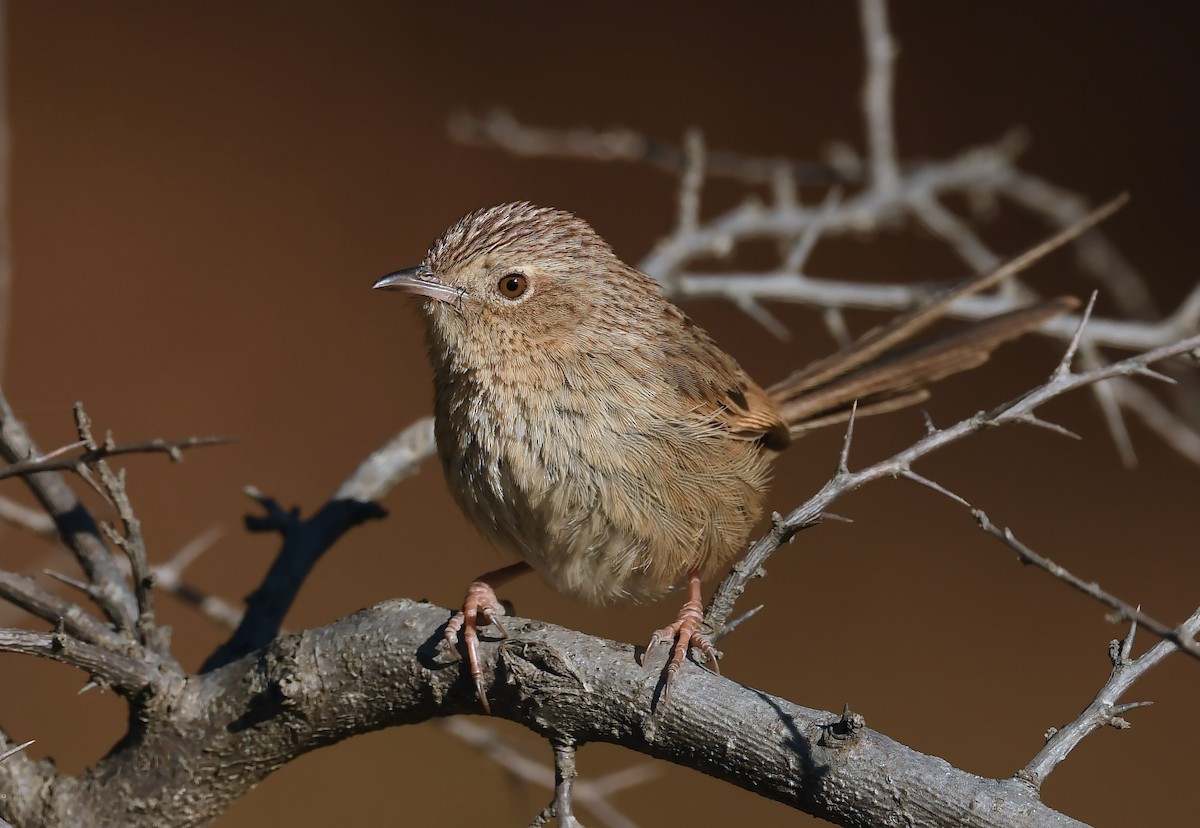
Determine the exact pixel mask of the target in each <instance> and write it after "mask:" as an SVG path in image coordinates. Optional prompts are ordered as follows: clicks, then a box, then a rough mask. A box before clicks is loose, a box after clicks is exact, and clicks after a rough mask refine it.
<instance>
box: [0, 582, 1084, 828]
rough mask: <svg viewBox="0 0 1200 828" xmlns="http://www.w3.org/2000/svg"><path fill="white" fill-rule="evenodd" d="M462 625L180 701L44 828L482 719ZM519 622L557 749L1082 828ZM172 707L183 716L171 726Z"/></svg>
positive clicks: (156, 810) (794, 714)
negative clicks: (449, 655) (405, 731)
mask: <svg viewBox="0 0 1200 828" xmlns="http://www.w3.org/2000/svg"><path fill="white" fill-rule="evenodd" d="M448 617H449V611H447V610H445V609H441V608H439V607H434V606H430V605H428V604H421V603H416V602H413V601H408V600H397V601H390V602H387V603H384V604H381V605H379V606H376V607H373V608H371V609H368V610H362V611H360V612H357V613H355V614H354V615H352V616H349V617H347V618H345V619H342V620H341V621H338V622H336V623H334V624H330V625H329V626H327V627H323V628H320V629H314V630H309V631H306V632H303V633H298V634H296V635H291V636H286V637H283V638H281V639H278V640H277V641H275V642H273V643H272V644H271V645H270V646H269V647H267V648H266V649H265V650H262V651H259V652H255V653H252V654H250V655H248V656H246V657H244V658H242V659H240V660H238V661H235V662H232V663H230V664H227V665H225V666H223V667H220V668H218V669H216V670H214V671H212V672H209V673H207V674H204V675H201V676H197V677H193V678H191V679H189V680H188V681H187V682H186V684H183V685H180V686H178V687H172V688H170V689H169V690H168V691H166V692H165V693H163V694H161V696H160V702H159V704H158V705H157V706H156V707H155V708H153V709H152V710H151V715H150V716H149V718H148V720H147V722H146V724H145V725H144V727H142V728H139V729H137V730H136V731H135V732H133V733H131V734H130V736H129V737H128V738H127V739H126V740H125V741H124V742H122V744H121V745H119V746H118V747H117V748H115V749H114V750H113V752H112V753H110V754H109V755H108V756H106V757H105V758H104V759H103V760H101V761H100V762H98V763H97V764H96V765H94V766H92V767H91V768H89V769H88V770H87V771H86V772H85V773H84V774H82V775H81V776H79V777H76V778H60V780H59V782H58V784H56V785H55V786H54V788H53V789H52V790H51V792H50V801H49V803H48V807H47V810H46V812H45V817H44V821H43V822H42V823H41V824H42V825H44V826H45V827H46V828H60V827H62V826H71V828H89V826H94V825H101V824H113V823H119V824H122V825H125V826H129V828H139V827H140V826H155V828H158V826H161V825H164V824H171V825H175V826H199V825H202V824H205V823H206V822H207V821H209V820H211V819H212V818H213V817H215V816H216V815H217V814H219V813H221V812H222V811H223V810H224V809H225V808H226V807H227V806H228V805H229V804H230V803H231V802H232V801H233V800H235V799H236V798H237V797H239V796H240V795H241V794H242V793H244V792H245V791H246V790H247V789H248V788H249V787H250V786H252V785H254V784H255V783H257V782H258V781H261V780H262V779H263V778H264V777H266V776H267V775H268V774H269V773H270V772H271V771H273V770H275V769H276V768H278V767H280V766H281V765H282V764H284V763H286V762H287V761H288V760H290V759H292V758H294V757H296V756H298V755H300V754H302V753H305V752H307V751H309V750H313V749H315V748H318V747H321V746H324V745H327V744H330V743H333V742H336V741H339V740H341V739H344V738H346V737H348V736H350V735H353V734H356V733H363V732H367V731H371V730H377V729H379V728H383V727H391V726H396V725H402V724H414V723H417V722H421V721H426V720H428V719H431V718H435V717H439V716H446V715H454V714H459V713H472V712H477V711H478V702H477V700H476V699H475V695H474V690H473V688H472V686H471V684H470V682H469V681H468V680H467V679H466V678H465V676H464V674H463V672H462V671H461V670H460V669H459V666H458V664H457V662H453V661H449V660H447V659H444V658H442V657H440V656H439V655H438V647H437V644H438V642H439V641H440V640H441V634H440V631H441V628H442V627H443V625H444V624H445V622H446V619H447V618H448ZM508 624H509V627H508V628H509V632H510V634H511V635H512V637H511V638H510V639H509V640H507V641H504V642H499V643H497V642H487V643H485V645H484V646H483V648H482V650H483V656H484V659H485V666H484V672H485V677H486V681H487V682H488V683H489V684H491V685H492V686H491V687H490V688H489V690H488V695H489V697H490V698H492V699H493V700H494V701H493V710H494V711H495V712H496V713H497V714H499V715H501V716H503V717H504V718H506V719H509V720H510V721H514V722H517V723H519V724H522V725H524V726H526V727H528V728H530V729H532V730H534V731H536V732H537V733H540V734H542V735H544V736H547V737H548V738H552V739H559V740H569V741H573V742H575V743H577V744H586V743H588V742H610V743H614V744H619V745H622V746H624V747H627V748H629V749H631V750H635V751H638V752H640V753H644V754H646V755H648V756H653V757H657V758H659V759H664V760H666V761H670V762H674V763H676V764H680V765H683V766H685V767H690V768H693V769H695V770H698V771H700V772H702V773H706V774H708V775H710V776H714V777H716V778H718V779H723V780H725V781H727V782H729V783H731V784H734V785H738V786H739V787H743V788H746V789H747V790H750V791H753V792H755V793H758V794H760V795H763V796H767V797H769V798H771V799H774V800H776V801H779V802H782V803H784V804H786V805H789V806H791V807H793V808H797V809H800V810H803V811H806V812H808V813H811V814H814V815H816V816H819V817H822V818H824V819H828V820H830V821H833V822H836V823H838V824H841V825H847V826H862V827H863V828H865V826H874V825H879V824H886V823H887V821H888V820H891V822H893V823H896V824H901V823H905V824H916V825H938V824H956V825H961V826H965V827H966V828H972V827H973V826H997V828H998V827H999V826H1005V827H1006V828H1019V827H1020V826H1079V825H1081V823H1079V822H1076V821H1075V820H1072V819H1069V818H1068V817H1065V816H1063V815H1061V814H1058V813H1056V812H1055V811H1053V810H1051V809H1049V808H1047V807H1046V806H1045V805H1043V804H1041V803H1040V802H1039V801H1038V800H1037V797H1036V795H1035V794H1034V792H1033V791H1032V790H1031V789H1030V788H1029V787H1028V786H1027V785H1026V784H1025V783H1023V782H1020V781H1018V780H1015V779H1008V780H989V779H983V778H981V777H978V776H975V775H973V774H969V773H965V772H962V771H958V770H954V769H952V768H950V767H949V766H948V765H947V764H946V763H945V762H944V761H942V760H941V759H937V758H935V757H930V756H925V755H923V754H920V753H917V752H916V751H912V750H910V749H908V748H906V747H904V746H902V745H900V744H898V743H896V742H894V741H892V740H891V739H888V738H887V737H886V736H883V735H881V734H878V733H875V732H874V731H871V730H869V729H868V728H866V727H865V726H863V724H862V720H861V717H857V716H853V715H850V716H838V715H836V714H831V713H824V712H821V711H817V710H809V709H806V708H802V707H798V706H796V705H793V704H792V703H790V702H788V701H785V700H783V699H779V698H776V697H773V696H770V695H768V694H766V693H763V692H761V691H757V690H753V689H750V688H746V687H742V686H740V685H738V684H736V683H734V682H732V681H730V680H728V679H724V678H721V677H719V676H716V675H713V674H712V673H710V672H708V671H707V670H704V669H702V668H699V667H697V666H695V665H691V664H688V665H686V666H685V668H684V670H683V671H682V673H681V674H680V677H679V683H678V685H677V688H676V692H675V693H674V694H673V696H672V702H671V705H670V706H668V707H667V708H666V709H665V710H660V711H657V712H655V711H652V710H651V708H650V704H651V699H652V697H653V685H654V682H655V680H656V678H657V677H656V676H654V675H653V674H647V673H646V672H645V671H643V670H642V668H641V667H640V666H639V664H638V661H637V659H636V653H635V650H634V648H633V647H631V646H628V645H623V644H617V643H614V642H611V641H605V640H603V639H597V638H593V637H590V636H586V635H583V634H581V633H577V632H573V631H571V630H566V629H563V628H560V627H555V626H553V625H550V624H543V623H539V622H532V621H526V620H522V619H515V618H514V619H510V620H509V622H508ZM168 707H169V708H170V709H171V711H172V713H171V715H170V716H165V715H163V716H158V715H155V711H161V710H165V709H166V708H168ZM166 751H169V752H170V755H171V756H172V761H171V762H169V763H164V762H162V761H161V757H162V756H163V755H164V753H165V752H166ZM234 769H236V772H233V771H234ZM901 791H902V792H903V796H900V795H898V792H901ZM3 807H5V806H4V805H3V804H2V803H0V808H3ZM3 815H5V816H8V814H7V813H4V814H3ZM10 818H11V817H10Z"/></svg>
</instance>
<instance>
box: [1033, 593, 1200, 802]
mask: <svg viewBox="0 0 1200 828" xmlns="http://www.w3.org/2000/svg"><path fill="white" fill-rule="evenodd" d="M1132 615H1133V616H1134V617H1135V620H1133V621H1131V622H1130V625H1129V635H1127V636H1126V637H1125V639H1124V640H1122V641H1113V642H1111V643H1110V644H1109V650H1108V654H1109V658H1110V660H1111V661H1112V665H1113V667H1112V673H1110V674H1109V677H1108V681H1106V682H1105V683H1104V686H1103V687H1102V688H1100V692H1099V693H1097V694H1096V698H1095V699H1093V700H1092V702H1091V704H1089V705H1088V706H1087V707H1086V708H1084V710H1083V712H1082V713H1080V714H1079V715H1078V716H1077V717H1076V718H1075V719H1074V721H1072V722H1071V723H1070V724H1068V725H1065V726H1063V727H1062V728H1052V729H1051V730H1050V731H1048V732H1047V734H1046V745H1045V747H1043V748H1042V749H1041V750H1040V751H1038V754H1037V755H1036V756H1035V757H1033V759H1031V760H1030V762H1029V764H1027V765H1026V766H1025V767H1024V768H1022V769H1021V770H1020V771H1018V773H1017V777H1018V778H1019V779H1023V780H1025V781H1026V782H1029V783H1030V784H1031V785H1033V786H1034V787H1035V788H1041V786H1042V783H1043V782H1045V781H1046V777H1047V776H1049V775H1050V774H1051V773H1052V772H1053V771H1054V769H1055V768H1056V767H1058V764H1059V763H1060V762H1062V761H1063V760H1064V759H1066V758H1067V755H1068V754H1069V753H1070V752H1071V751H1072V750H1074V749H1075V747H1076V746H1077V745H1078V744H1079V743H1080V742H1081V741H1083V739H1084V738H1085V737H1087V736H1088V735H1089V734H1091V733H1093V732H1094V731H1096V730H1099V729H1100V728H1102V727H1115V728H1118V729H1124V728H1127V727H1129V723H1128V722H1127V721H1125V719H1124V718H1122V716H1123V715H1124V714H1125V713H1127V712H1129V711H1130V710H1134V709H1136V708H1138V707H1144V706H1146V705H1148V704H1150V702H1128V703H1126V704H1119V703H1118V702H1120V700H1121V697H1122V696H1123V695H1125V693H1126V692H1128V690H1129V688H1130V687H1131V686H1132V685H1133V683H1134V682H1135V681H1137V680H1138V679H1139V678H1141V677H1142V676H1143V675H1144V674H1145V673H1146V671H1147V670H1149V669H1150V668H1151V667H1154V666H1155V665H1157V664H1158V663H1159V662H1160V661H1162V660H1163V659H1164V658H1166V657H1167V656H1169V655H1170V654H1171V653H1173V652H1175V650H1176V648H1177V647H1178V644H1179V642H1178V641H1177V640H1175V639H1171V640H1163V641H1160V642H1158V643H1157V644H1155V645H1154V646H1153V647H1151V648H1150V649H1149V650H1147V651H1146V652H1145V653H1143V654H1142V656H1141V657H1140V658H1137V659H1134V660H1133V661H1131V660H1130V659H1129V653H1130V650H1132V649H1133V636H1134V633H1135V632H1136V631H1137V625H1138V620H1136V616H1137V615H1140V613H1136V612H1135V613H1133V614H1132ZM1178 632H1179V633H1180V634H1181V635H1183V636H1186V638H1187V640H1188V641H1190V642H1192V643H1194V636H1195V635H1196V634H1197V633H1198V632H1200V609H1198V610H1196V611H1195V612H1194V613H1192V615H1191V617H1190V618H1188V619H1187V620H1186V621H1184V622H1183V624H1181V625H1180V627H1179V630H1178Z"/></svg>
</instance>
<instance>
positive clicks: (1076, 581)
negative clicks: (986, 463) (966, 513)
mask: <svg viewBox="0 0 1200 828" xmlns="http://www.w3.org/2000/svg"><path fill="white" fill-rule="evenodd" d="M971 514H972V516H974V518H975V520H976V522H977V523H978V524H979V528H980V529H982V530H983V531H985V532H987V533H988V534H989V535H992V536H993V537H996V538H999V539H1000V541H1002V542H1003V543H1004V544H1005V545H1006V546H1008V547H1009V548H1010V549H1012V550H1013V551H1014V552H1016V553H1017V555H1018V556H1019V558H1020V561H1021V563H1024V564H1031V565H1033V566H1036V567H1038V568H1039V569H1041V570H1042V571H1044V572H1048V573H1049V574H1051V575H1053V576H1054V577H1055V578H1057V579H1058V580H1060V581H1062V582H1063V583H1065V584H1067V585H1069V586H1071V587H1074V588H1075V589H1077V590H1079V591H1080V592H1082V593H1083V594H1084V595H1088V596H1090V597H1092V598H1094V599H1095V600H1097V601H1099V602H1100V603H1101V604H1104V605H1105V606H1106V607H1109V608H1110V609H1113V610H1116V611H1117V613H1118V615H1119V616H1120V618H1121V619H1123V620H1127V621H1133V622H1135V623H1137V624H1141V625H1142V626H1143V627H1145V628H1146V629H1148V630H1150V632H1152V633H1154V634H1155V635H1157V636H1158V637H1159V638H1161V639H1163V640H1164V641H1169V642H1171V643H1172V644H1174V645H1175V646H1176V647H1178V648H1179V649H1181V650H1183V651H1185V652H1186V653H1187V654H1188V655H1190V656H1192V657H1193V658H1196V659H1200V643H1197V642H1196V640H1195V639H1194V638H1193V637H1192V636H1191V635H1189V634H1188V633H1187V632H1186V631H1185V630H1184V629H1183V628H1182V627H1180V628H1172V627H1169V626H1167V625H1166V624H1163V623H1162V622H1161V621H1157V620H1155V619H1154V618H1152V617H1150V616H1149V615H1147V614H1146V613H1144V612H1142V611H1141V608H1140V607H1135V606H1133V605H1132V604H1129V603H1127V602H1125V601H1122V600H1121V599H1120V598H1117V597H1116V596H1115V595H1112V594H1111V593H1109V592H1105V591H1104V590H1103V589H1101V588H1100V585H1099V584H1097V583H1095V582H1094V581H1085V580H1083V579H1082V578H1080V577H1079V576H1078V575H1075V574H1073V573H1071V572H1070V571H1068V570H1067V569H1066V568H1065V567H1062V566H1060V565H1058V564H1056V563H1055V562H1054V561H1052V560H1050V559H1049V558H1046V557H1043V556H1041V555H1039V554H1038V553H1037V552H1034V551H1033V550H1032V549H1030V548H1029V547H1028V546H1026V545H1025V544H1023V543H1021V541H1019V540H1017V538H1016V536H1015V535H1013V533H1012V530H1011V529H1008V528H1007V527H1006V528H1003V529H1001V528H1000V527H999V526H997V525H996V524H994V523H992V520H991V518H989V517H988V516H987V514H985V513H984V511H983V510H982V509H971Z"/></svg>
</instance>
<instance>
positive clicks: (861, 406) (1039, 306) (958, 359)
mask: <svg viewBox="0 0 1200 828" xmlns="http://www.w3.org/2000/svg"><path fill="white" fill-rule="evenodd" d="M1127 200H1128V199H1127V197H1126V196H1121V197H1119V198H1117V199H1114V200H1113V201H1111V202H1109V203H1108V204H1106V205H1105V206H1103V207H1101V208H1100V209H1098V210H1096V211H1095V212H1093V213H1091V214H1090V215H1088V216H1087V217H1085V218H1083V219H1081V220H1080V221H1078V222H1076V223H1075V224H1073V225H1071V226H1070V227H1068V228H1066V229H1065V230H1062V231H1060V232H1059V233H1057V234H1055V235H1054V236H1052V237H1051V238H1049V239H1047V240H1046V241H1044V242H1042V243H1041V244H1038V245H1036V246H1034V247H1032V248H1030V249H1029V250H1027V251H1026V252H1024V253H1022V254H1021V255H1019V256H1017V257H1016V258H1014V259H1011V260H1010V261H1008V262H1006V263H1004V264H1002V265H1001V266H1000V267H998V268H996V269H995V270H993V271H992V272H990V273H988V274H985V275H983V276H978V277H975V278H972V279H968V280H967V281H965V282H962V283H961V284H958V285H956V286H954V287H953V288H950V289H949V290H946V291H943V292H941V293H938V294H936V295H934V296H932V297H931V298H930V300H929V301H927V302H925V303H923V304H922V305H921V306H920V307H918V308H915V309H914V310H912V311H909V312H908V313H905V314H901V315H900V316H898V317H896V318H895V319H893V320H892V321H890V322H888V323H886V324H884V325H881V326H880V327H878V328H875V329H874V330H872V331H869V332H868V333H866V334H864V335H863V336H861V337H859V338H858V339H857V340H856V341H855V342H853V343H851V344H850V345H848V346H847V347H845V348H843V349H842V350H840V351H837V352H836V353H833V354H831V355H830V356H828V357H825V358H823V359H820V360H817V361H816V362H813V363H811V364H809V365H808V366H807V367H805V368H801V369H800V370H799V371H797V372H795V373H794V374H792V375H791V376H789V377H787V378H786V379H784V380H782V381H780V382H777V383H775V384H774V385H772V386H771V387H770V388H768V389H767V394H768V395H769V396H770V398H771V401H772V402H773V403H774V404H775V406H776V407H777V408H778V410H779V412H780V414H782V415H783V418H784V420H785V421H786V422H787V423H788V428H789V430H790V432H791V435H792V437H796V436H798V435H800V434H803V433H804V432H806V431H811V430H812V429H814V428H820V427H821V426H826V425H831V424H833V423H838V422H843V421H844V420H846V419H847V418H848V417H849V415H850V410H851V407H852V406H854V404H855V403H856V402H857V404H858V405H857V414H858V415H860V416H861V415H865V414H879V413H883V412H885V411H894V410H896V409H898V408H903V407H905V406H909V405H913V404H916V403H919V402H921V401H922V400H924V399H926V398H927V397H928V396H929V392H928V390H926V387H925V386H927V385H928V384H929V383H932V382H936V381H937V380H939V379H942V378H943V377H948V376H950V375H951V374H956V373H958V372H959V371H966V370H968V369H970V368H974V367H976V366H977V365H981V364H983V363H984V362H986V361H987V360H988V357H990V356H991V353H992V351H994V350H995V349H996V348H998V347H999V346H1000V345H1002V344H1004V343H1005V342H1007V341H1009V340H1010V339H1015V338H1016V337H1018V336H1021V335H1022V334H1025V333H1028V332H1029V331H1031V330H1033V329H1035V328H1037V327H1038V326H1039V325H1041V324H1042V323H1043V322H1044V321H1046V320H1047V319H1050V318H1052V317H1054V316H1057V315H1058V314H1060V313H1064V312H1066V311H1068V310H1071V309H1072V308H1075V307H1077V306H1078V304H1079V302H1078V300H1077V299H1074V298H1073V297H1069V296H1064V297H1060V298H1058V299H1051V300H1049V301H1045V302H1038V303H1036V304H1031V305H1028V306H1026V307H1022V308H1018V309H1016V310H1013V311H1009V312H1007V313H1003V314H999V315H997V316H992V317H988V318H985V319H982V320H979V321H977V322H973V323H970V324H967V325H965V326H963V327H961V328H959V329H958V330H955V331H951V332H950V333H948V334H946V335H943V336H939V337H934V338H932V339H929V338H927V339H923V340H922V339H918V338H917V337H918V335H919V334H921V333H922V332H923V331H925V330H926V329H927V328H928V327H929V326H930V325H932V324H933V323H934V322H937V321H938V320H939V319H941V318H942V317H943V316H945V315H946V311H947V309H948V308H949V307H950V305H951V304H953V303H954V302H955V301H957V300H959V299H962V298H964V297H967V296H971V295H973V294H976V293H979V292H980V291H983V290H986V289H988V288H990V287H992V286H994V285H996V284H999V283H1000V282H1002V281H1003V280H1004V279H1007V278H1009V277H1011V276H1013V275H1015V274H1017V273H1019V272H1021V271H1022V270H1024V269H1025V268H1027V267H1029V266H1030V265H1031V264H1033V263H1034V262H1035V261H1037V260H1038V259H1040V258H1042V257H1043V256H1045V255H1046V254H1048V253H1049V252H1051V251H1052V250H1055V249H1057V248H1059V247H1061V246H1062V245H1064V244H1066V243H1067V242H1068V241H1070V240H1072V239H1074V238H1075V237H1077V236H1079V235H1080V234H1081V233H1083V232H1084V231H1085V230H1087V229H1088V228H1090V227H1092V226H1093V225H1095V224H1097V223H1098V222H1100V221H1103V220H1104V219H1106V218H1108V216H1110V215H1112V214H1113V213H1114V212H1115V211H1116V210H1117V209H1118V208H1120V207H1121V206H1122V205H1123V204H1124V203H1125V202H1126V201H1127Z"/></svg>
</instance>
